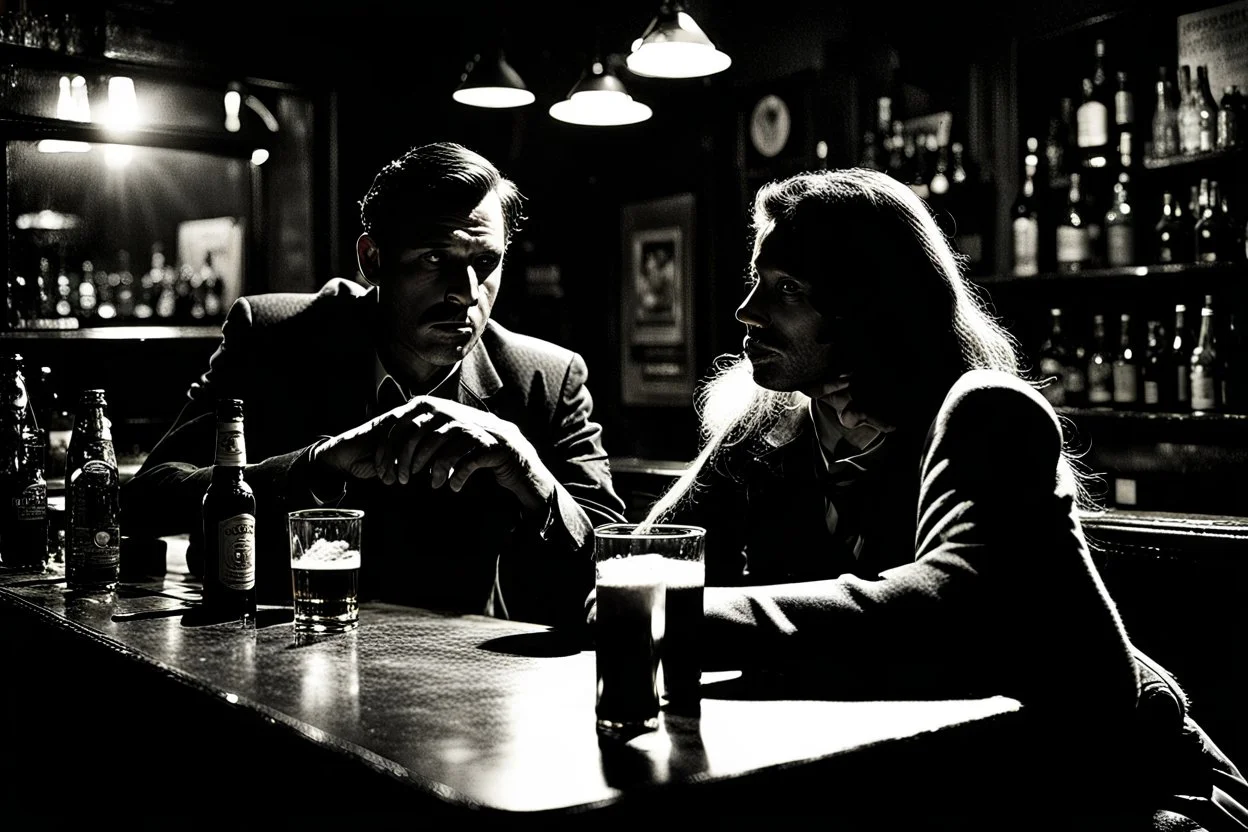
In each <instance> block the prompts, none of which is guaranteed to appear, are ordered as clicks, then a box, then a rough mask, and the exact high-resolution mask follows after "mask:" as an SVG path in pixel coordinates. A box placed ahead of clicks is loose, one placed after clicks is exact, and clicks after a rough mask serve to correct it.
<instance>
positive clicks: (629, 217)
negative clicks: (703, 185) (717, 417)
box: [620, 194, 694, 407]
mask: <svg viewBox="0 0 1248 832" xmlns="http://www.w3.org/2000/svg"><path fill="white" fill-rule="evenodd" d="M693 226H694V198H693V194H676V195H674V196H668V197H663V198H660V199H654V200H649V201H647V202H635V203H630V204H627V205H625V206H624V208H623V210H622V212H621V217H620V228H621V234H622V251H623V255H624V263H623V270H622V280H621V285H620V289H621V291H620V298H621V303H620V332H621V335H622V338H621V340H622V344H621V352H622V355H621V367H622V368H623V373H622V374H621V378H622V384H623V390H622V394H623V395H622V400H623V403H624V404H625V405H659V406H678V407H679V406H685V405H692V403H693V382H694V366H693V361H694V355H693V353H694V339H693V314H692V303H693V262H694V258H693V250H694V249H693V244H694V241H693Z"/></svg>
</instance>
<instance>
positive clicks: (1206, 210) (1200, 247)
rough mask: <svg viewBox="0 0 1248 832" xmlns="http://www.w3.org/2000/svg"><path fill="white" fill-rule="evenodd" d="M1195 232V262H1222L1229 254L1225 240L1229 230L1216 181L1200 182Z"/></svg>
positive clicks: (1204, 180) (1205, 180)
mask: <svg viewBox="0 0 1248 832" xmlns="http://www.w3.org/2000/svg"><path fill="white" fill-rule="evenodd" d="M1195 232H1196V233H1195V249H1196V262H1198V263H1218V262H1222V258H1225V257H1226V255H1227V254H1228V253H1229V241H1228V239H1227V238H1228V237H1229V236H1230V234H1231V230H1230V228H1229V227H1227V221H1226V216H1225V215H1224V214H1223V213H1222V196H1221V193H1220V189H1219V188H1218V182H1217V180H1216V179H1202V180H1200V219H1198V220H1197V221H1196V229H1195ZM1219 255H1221V256H1222V258H1219Z"/></svg>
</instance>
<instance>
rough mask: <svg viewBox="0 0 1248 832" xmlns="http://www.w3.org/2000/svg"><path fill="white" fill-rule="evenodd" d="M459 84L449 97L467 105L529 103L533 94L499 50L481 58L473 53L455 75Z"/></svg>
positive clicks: (497, 106)
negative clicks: (462, 70)
mask: <svg viewBox="0 0 1248 832" xmlns="http://www.w3.org/2000/svg"><path fill="white" fill-rule="evenodd" d="M459 82H460V83H459V87H458V88H456V90H455V92H453V93H451V97H452V98H454V99H455V100H456V101H458V102H460V103H461V104H467V105H469V106H470V107H487V108H490V109H501V108H506V107H523V106H524V105H526V104H532V103H533V102H534V101H535V100H536V96H534V95H533V93H532V92H530V91H529V88H528V87H526V86H525V84H524V80H523V79H522V78H521V77H520V73H518V72H516V71H515V70H514V69H512V66H511V64H509V63H507V58H506V57H505V56H504V55H503V52H502V50H501V49H500V50H498V51H496V52H494V53H493V54H492V55H489V56H487V57H486V59H485V60H482V59H481V56H480V55H474V56H473V59H472V60H471V61H469V62H468V64H467V66H465V67H464V72H463V74H462V75H460V76H459Z"/></svg>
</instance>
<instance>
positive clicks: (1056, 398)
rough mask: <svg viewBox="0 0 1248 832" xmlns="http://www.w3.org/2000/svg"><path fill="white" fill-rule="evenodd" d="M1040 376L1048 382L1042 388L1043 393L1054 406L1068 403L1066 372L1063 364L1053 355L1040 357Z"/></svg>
mask: <svg viewBox="0 0 1248 832" xmlns="http://www.w3.org/2000/svg"><path fill="white" fill-rule="evenodd" d="M1040 376H1041V378H1043V379H1045V380H1046V381H1047V382H1048V383H1047V384H1045V386H1044V387H1043V388H1042V389H1041V391H1040V392H1041V393H1043V394H1044V397H1045V398H1046V399H1048V400H1049V404H1051V405H1053V406H1054V407H1060V406H1061V405H1063V404H1065V403H1066V388H1065V386H1064V379H1063V376H1064V373H1063V372H1062V364H1061V362H1060V361H1058V360H1057V359H1056V358H1053V357H1052V356H1046V357H1044V358H1041V359H1040Z"/></svg>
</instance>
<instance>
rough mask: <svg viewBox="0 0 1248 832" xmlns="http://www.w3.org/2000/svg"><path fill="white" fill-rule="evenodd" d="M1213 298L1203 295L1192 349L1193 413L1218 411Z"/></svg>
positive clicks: (1216, 349) (1216, 351) (1216, 353)
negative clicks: (1203, 301)
mask: <svg viewBox="0 0 1248 832" xmlns="http://www.w3.org/2000/svg"><path fill="white" fill-rule="evenodd" d="M1214 325H1215V324H1214V316H1213V297H1212V296H1211V295H1205V305H1204V306H1203V307H1201V310H1200V336H1199V337H1198V338H1197V340H1196V346H1195V347H1194V348H1193V349H1192V357H1191V362H1190V366H1191V393H1192V400H1191V406H1192V411H1193V412H1198V413H1200V412H1204V413H1208V412H1216V411H1217V410H1218V388H1219V386H1220V384H1219V379H1218V348H1217V342H1216V336H1215V335H1214Z"/></svg>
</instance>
